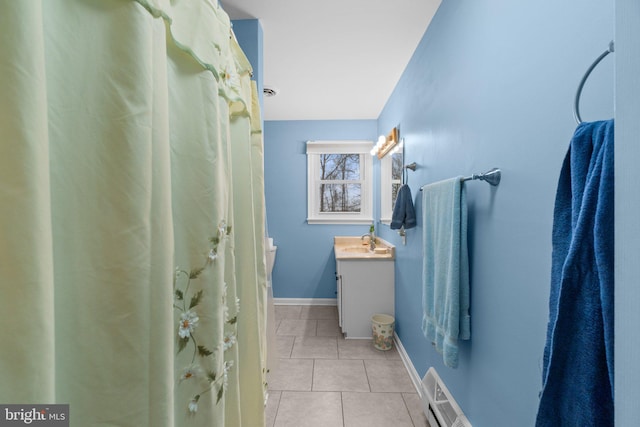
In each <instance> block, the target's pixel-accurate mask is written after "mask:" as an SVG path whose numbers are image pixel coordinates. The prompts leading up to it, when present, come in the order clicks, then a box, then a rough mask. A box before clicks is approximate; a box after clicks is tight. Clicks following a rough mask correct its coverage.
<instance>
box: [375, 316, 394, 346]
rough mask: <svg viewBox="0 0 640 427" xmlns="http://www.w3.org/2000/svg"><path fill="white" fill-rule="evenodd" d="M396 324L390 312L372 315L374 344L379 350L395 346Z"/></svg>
mask: <svg viewBox="0 0 640 427" xmlns="http://www.w3.org/2000/svg"><path fill="white" fill-rule="evenodd" d="M395 324H396V321H395V319H394V318H393V316H389V315H388V314H374V315H373V316H371V329H373V346H374V347H375V348H377V349H378V350H383V351H386V350H391V349H392V348H393V328H394V326H395Z"/></svg>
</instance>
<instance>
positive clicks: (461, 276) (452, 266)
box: [422, 177, 471, 368]
mask: <svg viewBox="0 0 640 427" xmlns="http://www.w3.org/2000/svg"><path fill="white" fill-rule="evenodd" d="M422 212H423V244H424V253H423V256H424V260H423V264H422V281H423V291H422V308H423V311H424V313H423V318H422V332H423V333H424V336H425V337H426V338H427V339H428V340H430V341H431V342H433V343H434V344H435V346H436V350H438V351H439V352H440V353H442V357H443V360H444V364H445V365H446V366H448V367H450V368H456V367H457V366H458V339H469V338H470V337H471V332H470V329H471V328H470V323H471V320H470V317H469V254H468V249H467V201H466V195H465V188H464V185H463V184H462V177H457V178H453V179H448V180H445V181H440V182H437V183H435V184H430V185H427V186H425V187H423V189H422Z"/></svg>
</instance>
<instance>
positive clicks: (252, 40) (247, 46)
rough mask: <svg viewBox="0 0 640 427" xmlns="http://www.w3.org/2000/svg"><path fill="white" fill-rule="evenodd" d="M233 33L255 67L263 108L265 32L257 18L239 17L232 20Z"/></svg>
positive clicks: (255, 78) (261, 106)
mask: <svg viewBox="0 0 640 427" xmlns="http://www.w3.org/2000/svg"><path fill="white" fill-rule="evenodd" d="M231 23H232V25H233V33H234V34H235V35H236V40H238V44H239V45H240V47H241V48H242V51H243V52H244V54H245V55H246V56H247V59H248V60H249V62H250V63H251V67H252V68H253V80H255V81H256V85H257V86H258V97H259V98H260V108H261V109H263V108H264V107H263V93H262V89H263V88H264V84H263V80H264V55H263V44H264V43H263V42H264V40H263V34H262V26H261V25H260V21H258V20H257V19H238V20H234V21H231Z"/></svg>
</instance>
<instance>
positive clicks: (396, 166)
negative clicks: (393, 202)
mask: <svg viewBox="0 0 640 427" xmlns="http://www.w3.org/2000/svg"><path fill="white" fill-rule="evenodd" d="M391 159H392V162H391V179H400V180H401V179H402V153H395V154H394V155H393V156H392V158H391ZM394 199H395V197H394Z"/></svg>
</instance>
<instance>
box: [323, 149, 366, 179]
mask: <svg viewBox="0 0 640 427" xmlns="http://www.w3.org/2000/svg"><path fill="white" fill-rule="evenodd" d="M320 179H341V180H359V179H360V155H359V154H321V155H320Z"/></svg>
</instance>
